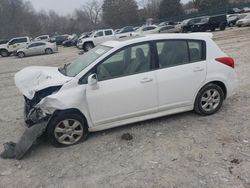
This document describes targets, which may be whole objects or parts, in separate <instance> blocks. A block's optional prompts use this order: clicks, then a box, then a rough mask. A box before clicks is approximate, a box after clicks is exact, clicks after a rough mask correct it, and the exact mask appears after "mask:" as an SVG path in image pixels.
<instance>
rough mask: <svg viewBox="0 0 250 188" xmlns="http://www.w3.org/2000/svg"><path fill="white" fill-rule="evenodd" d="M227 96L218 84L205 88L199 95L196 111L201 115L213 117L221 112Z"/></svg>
mask: <svg viewBox="0 0 250 188" xmlns="http://www.w3.org/2000/svg"><path fill="white" fill-rule="evenodd" d="M224 97H225V94H224V92H223V90H222V88H221V87H220V86H218V85H216V84H208V85H206V86H204V87H203V88H202V89H201V90H200V91H199V93H198V95H197V97H196V100H195V105H194V110H195V112H196V113H198V114H200V115H204V116H207V115H212V114H215V113H216V112H217V111H219V110H220V108H221V106H222V104H223V100H224Z"/></svg>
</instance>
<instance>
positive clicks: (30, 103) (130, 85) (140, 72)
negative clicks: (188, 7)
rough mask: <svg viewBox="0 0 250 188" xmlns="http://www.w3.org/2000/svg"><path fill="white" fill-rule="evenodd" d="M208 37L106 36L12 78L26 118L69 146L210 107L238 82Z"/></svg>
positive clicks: (213, 110)
mask: <svg viewBox="0 0 250 188" xmlns="http://www.w3.org/2000/svg"><path fill="white" fill-rule="evenodd" d="M211 37H212V35H211V34H209V33H204V34H200V33H199V34H198V33H194V34H162V35H151V36H144V37H137V38H133V39H129V40H123V41H108V42H105V43H103V44H101V45H98V46H96V47H95V48H94V49H92V50H90V51H89V52H87V53H84V54H83V55H82V56H80V58H79V59H78V60H76V61H75V62H74V63H72V64H68V65H65V66H63V67H62V68H59V69H58V68H56V67H41V66H38V67H28V68H25V69H23V70H21V71H20V72H18V73H17V74H16V75H15V83H16V86H17V87H18V89H19V90H20V92H21V93H22V94H23V95H24V97H25V114H26V115H25V118H26V123H27V126H29V127H30V126H34V125H36V126H42V127H45V128H44V130H46V134H47V136H48V139H49V141H50V142H51V143H52V144H53V145H55V146H70V145H73V144H76V143H79V142H80V141H81V140H84V139H86V138H87V135H88V132H94V131H100V130H105V129H109V128H113V127H118V126H122V125H125V124H130V123H135V122H139V121H143V120H148V119H152V118H157V117H161V116H166V115H170V114H175V113H180V112H185V111H192V110H194V111H195V112H197V113H198V114H201V115H212V114H214V113H216V112H218V110H220V108H221V107H222V104H223V101H224V100H225V99H227V98H229V97H231V96H232V95H233V94H234V93H235V92H236V89H237V86H238V83H237V76H236V73H235V71H234V60H233V59H232V58H230V57H228V56H227V55H226V54H225V53H223V52H222V51H221V50H220V48H219V47H218V46H217V45H216V43H215V42H213V40H212V39H211ZM211 118H212V117H211ZM38 123H39V124H38ZM46 127H47V128H46Z"/></svg>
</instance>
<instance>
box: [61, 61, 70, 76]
mask: <svg viewBox="0 0 250 188" xmlns="http://www.w3.org/2000/svg"><path fill="white" fill-rule="evenodd" d="M69 65H70V63H68V64H64V65H63V67H62V68H59V69H58V70H59V72H60V73H62V74H63V75H67V67H68V66H69Z"/></svg>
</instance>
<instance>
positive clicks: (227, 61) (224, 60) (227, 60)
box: [215, 57, 234, 68]
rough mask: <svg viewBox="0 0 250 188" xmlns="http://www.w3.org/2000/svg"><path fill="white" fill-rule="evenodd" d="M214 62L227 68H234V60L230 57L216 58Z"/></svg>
mask: <svg viewBox="0 0 250 188" xmlns="http://www.w3.org/2000/svg"><path fill="white" fill-rule="evenodd" d="M215 60H216V61H218V62H220V63H223V64H225V65H228V66H229V67H232V68H234V59H233V58H231V57H220V58H216V59H215Z"/></svg>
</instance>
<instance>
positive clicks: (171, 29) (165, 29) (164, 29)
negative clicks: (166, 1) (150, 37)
mask: <svg viewBox="0 0 250 188" xmlns="http://www.w3.org/2000/svg"><path fill="white" fill-rule="evenodd" d="M180 32H181V28H180V27H176V26H175V25H165V26H158V27H157V28H156V29H154V31H153V33H180Z"/></svg>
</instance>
